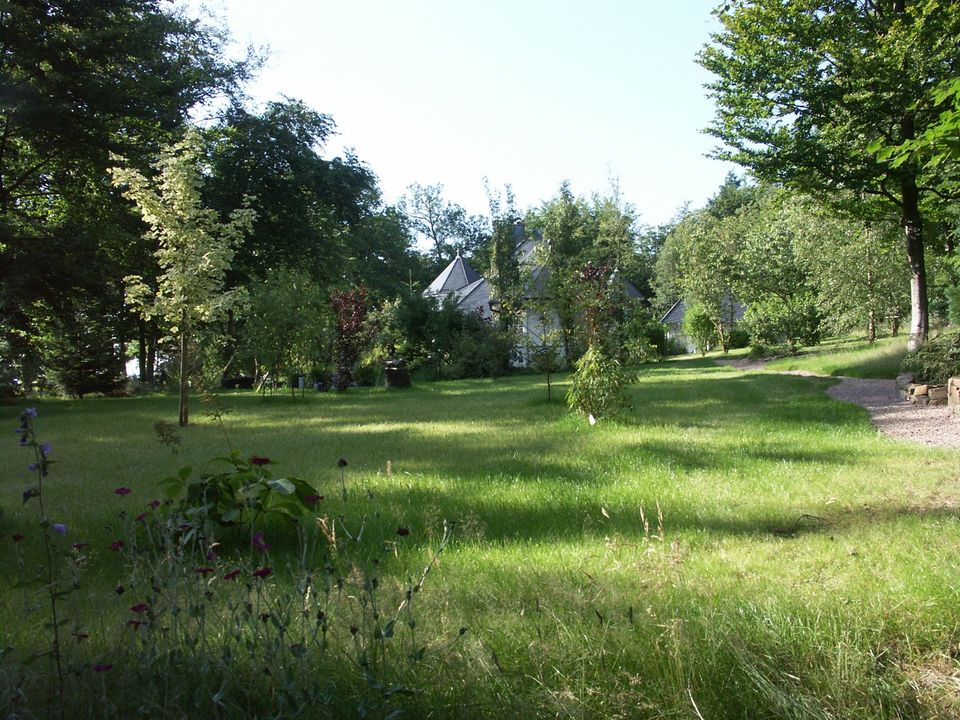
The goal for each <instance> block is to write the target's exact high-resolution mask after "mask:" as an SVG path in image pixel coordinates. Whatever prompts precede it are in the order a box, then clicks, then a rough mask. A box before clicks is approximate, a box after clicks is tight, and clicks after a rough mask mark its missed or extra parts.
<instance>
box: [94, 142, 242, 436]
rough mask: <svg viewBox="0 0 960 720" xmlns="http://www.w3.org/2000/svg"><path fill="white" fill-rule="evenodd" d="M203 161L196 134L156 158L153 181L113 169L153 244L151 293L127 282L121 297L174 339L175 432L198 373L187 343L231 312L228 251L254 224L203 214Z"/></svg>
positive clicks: (138, 280) (236, 216) (234, 296)
mask: <svg viewBox="0 0 960 720" xmlns="http://www.w3.org/2000/svg"><path fill="white" fill-rule="evenodd" d="M202 158H203V145H202V141H201V139H200V134H199V133H198V132H197V131H196V130H188V131H187V133H186V135H185V137H184V139H183V140H181V141H180V142H178V143H176V144H175V145H173V146H170V147H166V148H164V149H163V150H162V151H161V152H160V157H159V159H158V160H157V162H156V163H154V165H153V167H154V168H155V170H156V171H157V174H156V176H155V177H154V178H151V179H148V178H147V177H145V176H144V175H142V174H141V173H140V172H139V171H137V170H134V169H132V168H129V167H126V168H124V167H115V168H112V169H111V174H112V175H113V182H114V184H115V185H116V186H117V187H120V188H122V189H123V194H124V196H125V197H126V198H128V199H129V200H131V201H133V202H134V203H135V204H136V206H137V210H138V211H139V212H140V215H141V217H142V218H143V221H144V222H145V223H146V224H147V226H148V227H149V230H148V233H147V235H148V237H149V238H150V239H151V240H152V241H153V242H155V243H156V251H155V253H154V254H155V256H156V259H157V264H158V265H159V267H160V275H159V277H158V278H157V281H156V288H153V287H151V286H150V285H149V284H148V283H147V282H146V281H145V280H144V278H143V277H142V276H139V275H132V276H129V277H127V278H126V279H125V280H126V283H127V298H128V301H129V303H130V305H131V306H132V307H133V308H134V309H135V310H136V311H137V312H139V314H140V315H141V316H142V317H143V318H144V319H145V320H150V319H152V318H154V317H157V318H160V319H161V320H163V321H164V322H165V323H166V326H167V328H168V330H169V332H170V333H171V334H172V335H174V336H176V338H177V340H178V345H179V355H180V410H179V422H180V425H181V426H185V425H187V423H188V422H189V413H188V399H189V387H190V385H189V380H190V375H191V374H192V373H193V372H194V371H195V369H196V368H195V367H194V366H193V365H192V364H191V358H190V353H191V351H192V347H191V343H192V342H193V340H194V338H195V334H196V333H197V332H198V330H199V329H201V327H203V326H205V325H208V324H210V323H212V322H213V321H216V320H222V319H224V318H225V317H226V315H227V313H228V312H229V311H230V310H232V309H233V308H234V307H235V306H236V305H237V301H238V300H239V298H240V293H239V292H238V291H237V290H230V291H225V290H224V289H223V286H224V279H225V277H226V273H227V270H228V269H229V267H230V262H231V260H232V259H233V252H234V247H235V246H236V244H237V243H238V242H239V241H240V239H241V238H242V237H243V235H244V234H245V233H247V232H249V231H250V228H251V227H252V225H253V221H254V217H255V213H254V211H253V210H251V209H250V208H248V207H243V208H240V209H237V210H234V211H233V212H231V213H230V218H229V220H228V221H226V222H222V221H221V220H220V217H219V215H218V213H217V212H216V211H215V210H212V209H210V208H206V207H203V205H202V204H201V199H200V193H201V181H202V177H203V173H202V168H201V162H202ZM118 159H119V158H118Z"/></svg>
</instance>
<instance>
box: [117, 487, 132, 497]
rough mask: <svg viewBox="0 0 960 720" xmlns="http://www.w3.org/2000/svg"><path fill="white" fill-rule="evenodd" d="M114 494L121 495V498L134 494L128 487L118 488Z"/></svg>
mask: <svg viewBox="0 0 960 720" xmlns="http://www.w3.org/2000/svg"><path fill="white" fill-rule="evenodd" d="M114 492H115V493H116V494H117V495H119V496H120V497H123V496H124V495H129V494H130V493H132V492H133V490H131V489H130V488H128V487H122V486H121V487H118V488H117V489H116V490H114Z"/></svg>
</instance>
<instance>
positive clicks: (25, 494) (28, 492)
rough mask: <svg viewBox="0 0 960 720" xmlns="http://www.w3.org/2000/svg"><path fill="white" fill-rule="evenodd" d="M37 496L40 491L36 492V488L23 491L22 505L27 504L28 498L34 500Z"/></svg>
mask: <svg viewBox="0 0 960 720" xmlns="http://www.w3.org/2000/svg"><path fill="white" fill-rule="evenodd" d="M39 494H40V491H39V490H37V489H36V488H27V489H26V490H24V491H23V502H24V504H26V502H27V501H28V500H29V499H30V498H35V497H37V495H39Z"/></svg>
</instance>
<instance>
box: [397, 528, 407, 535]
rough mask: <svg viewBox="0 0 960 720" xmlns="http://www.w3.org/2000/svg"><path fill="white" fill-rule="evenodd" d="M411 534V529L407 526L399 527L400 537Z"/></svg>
mask: <svg viewBox="0 0 960 720" xmlns="http://www.w3.org/2000/svg"><path fill="white" fill-rule="evenodd" d="M409 534H410V531H409V530H408V529H407V528H405V527H402V528H397V535H399V536H400V537H406V536H407V535H409Z"/></svg>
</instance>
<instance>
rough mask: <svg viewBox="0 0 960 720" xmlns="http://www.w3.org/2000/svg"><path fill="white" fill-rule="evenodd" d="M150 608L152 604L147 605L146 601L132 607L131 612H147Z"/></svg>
mask: <svg viewBox="0 0 960 720" xmlns="http://www.w3.org/2000/svg"><path fill="white" fill-rule="evenodd" d="M149 609H150V606H149V605H147V604H146V603H137V604H136V605H134V606H133V607H131V608H130V612H135V613H145V612H146V611H147V610H149Z"/></svg>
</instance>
